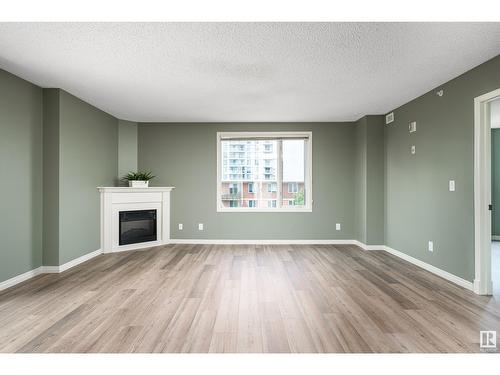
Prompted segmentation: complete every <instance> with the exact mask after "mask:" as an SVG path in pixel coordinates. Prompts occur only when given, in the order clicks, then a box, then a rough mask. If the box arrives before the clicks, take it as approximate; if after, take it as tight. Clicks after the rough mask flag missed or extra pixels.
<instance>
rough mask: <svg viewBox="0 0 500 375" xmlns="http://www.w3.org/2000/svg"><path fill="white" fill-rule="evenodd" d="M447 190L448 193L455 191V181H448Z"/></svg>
mask: <svg viewBox="0 0 500 375" xmlns="http://www.w3.org/2000/svg"><path fill="white" fill-rule="evenodd" d="M449 189H450V191H455V180H450V182H449Z"/></svg>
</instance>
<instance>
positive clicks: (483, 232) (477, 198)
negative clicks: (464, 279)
mask: <svg viewBox="0 0 500 375" xmlns="http://www.w3.org/2000/svg"><path fill="white" fill-rule="evenodd" d="M498 97H500V89H498V90H494V91H491V92H489V93H486V94H484V95H481V96H478V97H476V98H474V264H475V265H474V268H475V278H474V292H475V293H477V294H484V295H488V294H491V293H492V288H491V211H489V210H488V205H489V204H491V141H490V140H491V124H490V121H489V116H490V114H489V102H491V101H492V100H494V99H496V98H498Z"/></svg>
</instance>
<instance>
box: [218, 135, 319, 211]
mask: <svg viewBox="0 0 500 375" xmlns="http://www.w3.org/2000/svg"><path fill="white" fill-rule="evenodd" d="M231 138H235V139H236V138H239V139H241V138H250V139H252V138H254V139H269V138H271V139H273V138H280V139H284V138H306V139H307V141H306V147H305V157H306V161H305V163H304V168H305V181H304V185H305V191H306V201H305V206H304V207H295V206H293V207H292V208H290V207H289V208H285V207H283V205H282V201H283V194H282V192H281V190H282V188H281V187H280V185H283V181H282V178H281V177H282V176H281V174H282V171H281V168H282V160H279V162H278V181H277V193H278V194H277V195H278V197H277V198H276V201H277V207H276V208H250V207H224V206H223V204H222V199H221V185H222V183H221V163H222V157H221V156H222V155H221V152H222V151H221V149H222V147H221V141H222V140H227V139H231ZM279 144H281V143H279ZM312 147H313V144H312V132H310V131H300V132H217V160H216V161H217V189H216V193H217V197H216V207H217V212H312V206H313V203H314V200H313V186H312V164H313V162H312ZM278 157H279V158H282V154H281V150H278ZM280 206H281V207H280Z"/></svg>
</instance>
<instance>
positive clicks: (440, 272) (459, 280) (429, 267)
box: [384, 246, 474, 291]
mask: <svg viewBox="0 0 500 375" xmlns="http://www.w3.org/2000/svg"><path fill="white" fill-rule="evenodd" d="M384 247H385V249H384V250H385V251H387V252H388V253H390V254H392V255H395V256H397V257H398V258H401V259H404V260H406V261H407V262H410V263H412V264H414V265H416V266H418V267H420V268H423V269H424V270H426V271H429V272H432V273H433V274H435V275H438V276H440V277H442V278H443V279H446V280H448V281H451V282H452V283H455V284H457V285H459V286H461V287H463V288H465V289H468V290H472V291H474V286H473V283H472V282H470V281H468V280H465V279H462V278H461V277H458V276H455V275H453V274H452V273H449V272H447V271H444V270H442V269H441V268H437V267H435V266H433V265H431V264H429V263H425V262H423V261H421V260H419V259H417V258H413V257H412V256H410V255H407V254H405V253H402V252H401V251H398V250H395V249H393V248H391V247H389V246H384Z"/></svg>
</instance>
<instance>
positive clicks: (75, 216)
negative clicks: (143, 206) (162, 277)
mask: <svg viewBox="0 0 500 375" xmlns="http://www.w3.org/2000/svg"><path fill="white" fill-rule="evenodd" d="M59 108H60V112H59V119H60V124H59V126H60V145H59V149H60V170H59V229H60V231H59V263H60V264H64V263H66V262H68V261H70V260H73V259H75V258H78V257H80V256H82V255H85V254H87V253H90V252H92V251H95V250H97V249H99V248H100V224H99V220H100V203H99V193H98V191H97V189H96V187H97V186H114V185H115V182H116V180H117V171H118V120H117V119H116V118H114V117H113V116H111V115H109V114H107V113H105V112H103V111H101V110H99V109H97V108H95V107H93V106H91V105H90V104H88V103H85V102H84V101H82V100H80V99H78V98H76V97H75V96H73V95H71V94H68V93H67V92H65V91H63V90H60V97H59Z"/></svg>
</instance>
